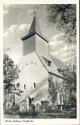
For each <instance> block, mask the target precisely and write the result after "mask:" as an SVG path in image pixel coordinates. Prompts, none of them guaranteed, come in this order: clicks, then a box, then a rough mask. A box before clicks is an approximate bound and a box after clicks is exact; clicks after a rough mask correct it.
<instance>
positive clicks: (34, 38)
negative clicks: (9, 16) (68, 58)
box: [22, 16, 50, 59]
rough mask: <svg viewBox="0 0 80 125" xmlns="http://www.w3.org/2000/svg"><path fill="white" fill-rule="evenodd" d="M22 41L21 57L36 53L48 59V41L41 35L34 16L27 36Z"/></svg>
mask: <svg viewBox="0 0 80 125" xmlns="http://www.w3.org/2000/svg"><path fill="white" fill-rule="evenodd" d="M22 40H23V56H25V55H27V54H30V53H32V52H36V54H38V55H39V56H42V57H44V58H47V59H50V58H49V55H48V40H47V39H46V38H45V37H44V36H43V35H42V33H41V30H40V26H39V23H38V20H37V18H36V16H34V19H33V21H32V24H31V27H30V30H29V33H28V35H26V36H24V37H23V38H22Z"/></svg>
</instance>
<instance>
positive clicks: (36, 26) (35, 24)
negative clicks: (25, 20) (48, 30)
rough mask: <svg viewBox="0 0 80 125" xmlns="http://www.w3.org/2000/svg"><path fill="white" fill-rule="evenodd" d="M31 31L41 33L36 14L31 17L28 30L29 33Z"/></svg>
mask: <svg viewBox="0 0 80 125" xmlns="http://www.w3.org/2000/svg"><path fill="white" fill-rule="evenodd" d="M31 33H39V34H41V30H40V26H39V23H38V20H37V17H36V15H35V16H34V18H33V21H32V24H31V27H30V30H29V34H31ZM29 34H28V35H29Z"/></svg>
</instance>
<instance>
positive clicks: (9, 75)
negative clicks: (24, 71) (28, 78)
mask: <svg viewBox="0 0 80 125" xmlns="http://www.w3.org/2000/svg"><path fill="white" fill-rule="evenodd" d="M18 74H19V68H18V66H17V65H15V64H14V62H13V61H12V59H10V58H9V56H8V55H6V54H4V58H3V75H4V79H3V82H4V92H9V93H13V91H14V90H15V89H16V88H15V84H14V82H15V80H17V79H18Z"/></svg>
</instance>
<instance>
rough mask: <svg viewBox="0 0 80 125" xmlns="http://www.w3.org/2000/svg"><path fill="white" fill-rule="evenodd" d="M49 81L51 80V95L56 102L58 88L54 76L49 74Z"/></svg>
mask: <svg viewBox="0 0 80 125" xmlns="http://www.w3.org/2000/svg"><path fill="white" fill-rule="evenodd" d="M48 82H49V89H48V90H49V96H50V99H51V101H52V103H54V102H55V101H56V97H57V88H56V86H55V84H54V82H53V77H52V76H51V75H49V78H48Z"/></svg>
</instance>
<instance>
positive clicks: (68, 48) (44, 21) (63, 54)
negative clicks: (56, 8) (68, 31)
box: [3, 4, 76, 63]
mask: <svg viewBox="0 0 80 125" xmlns="http://www.w3.org/2000/svg"><path fill="white" fill-rule="evenodd" d="M34 6H35V5H24V4H23V5H16V4H14V5H7V4H6V5H4V7H3V37H4V49H5V50H6V52H7V53H8V54H9V56H10V57H11V58H12V59H13V60H14V61H15V63H18V62H19V59H20V58H21V57H22V54H23V46H22V45H23V44H22V43H23V42H22V40H21V37H23V36H24V35H27V33H28V31H29V28H30V25H31V23H32V20H33V17H34V11H33V8H34ZM46 7H47V6H46V5H40V6H39V5H38V7H37V19H38V22H39V25H40V28H41V31H42V34H43V35H44V36H45V37H46V38H47V39H48V40H49V45H50V53H51V54H52V55H54V56H55V57H57V58H58V59H60V60H61V61H63V62H68V61H71V60H72V61H73V62H74V58H75V49H76V47H75V45H74V44H72V45H67V44H65V42H64V41H65V39H64V33H62V32H60V31H59V30H58V29H56V26H55V25H54V24H50V23H49V22H48V11H47V9H46Z"/></svg>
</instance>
